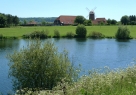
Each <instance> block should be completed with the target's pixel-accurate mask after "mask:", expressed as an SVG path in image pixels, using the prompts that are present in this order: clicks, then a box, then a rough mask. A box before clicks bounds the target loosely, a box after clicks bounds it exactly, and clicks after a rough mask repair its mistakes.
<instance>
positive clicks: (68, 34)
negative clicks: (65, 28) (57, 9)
mask: <svg viewBox="0 0 136 95" xmlns="http://www.w3.org/2000/svg"><path fill="white" fill-rule="evenodd" d="M74 36H75V34H74V33H73V32H67V34H66V37H68V38H73V37H74Z"/></svg>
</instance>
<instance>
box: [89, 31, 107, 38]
mask: <svg viewBox="0 0 136 95" xmlns="http://www.w3.org/2000/svg"><path fill="white" fill-rule="evenodd" d="M89 37H92V38H103V37H104V35H103V34H102V33H100V32H96V31H93V32H92V33H90V34H89Z"/></svg>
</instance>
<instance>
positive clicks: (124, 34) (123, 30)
mask: <svg viewBox="0 0 136 95" xmlns="http://www.w3.org/2000/svg"><path fill="white" fill-rule="evenodd" d="M115 36H116V38H117V39H129V38H130V31H129V29H128V28H127V27H123V26H120V27H119V28H118V30H117V32H116V34H115Z"/></svg>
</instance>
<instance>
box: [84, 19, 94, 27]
mask: <svg viewBox="0 0 136 95" xmlns="http://www.w3.org/2000/svg"><path fill="white" fill-rule="evenodd" d="M84 25H85V26H91V25H92V21H91V20H85V21H84Z"/></svg>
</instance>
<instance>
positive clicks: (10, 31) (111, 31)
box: [0, 26, 136, 38]
mask: <svg viewBox="0 0 136 95" xmlns="http://www.w3.org/2000/svg"><path fill="white" fill-rule="evenodd" d="M127 27H128V28H129V30H130V32H131V33H130V35H131V36H132V37H133V38H136V26H127ZM86 28H87V31H88V34H89V33H90V32H93V31H97V32H101V33H102V34H104V35H105V36H106V37H114V36H115V33H116V31H117V29H118V26H86ZM55 29H57V30H58V31H59V32H60V35H61V36H65V35H66V33H67V32H73V33H75V30H76V26H35V27H12V28H0V34H2V35H3V36H5V37H18V38H19V37H21V36H22V35H24V34H28V33H31V32H33V31H36V30H37V31H42V30H48V31H49V36H53V35H54V30H55Z"/></svg>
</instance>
